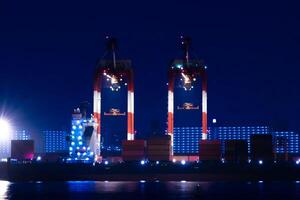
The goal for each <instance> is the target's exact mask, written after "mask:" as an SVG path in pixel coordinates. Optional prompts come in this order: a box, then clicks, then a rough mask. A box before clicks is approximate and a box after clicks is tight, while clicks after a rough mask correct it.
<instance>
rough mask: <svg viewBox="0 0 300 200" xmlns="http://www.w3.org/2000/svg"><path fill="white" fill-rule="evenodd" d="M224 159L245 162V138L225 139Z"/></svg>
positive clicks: (246, 152)
mask: <svg viewBox="0 0 300 200" xmlns="http://www.w3.org/2000/svg"><path fill="white" fill-rule="evenodd" d="M225 160H226V161H229V162H247V160H248V143H247V141H246V140H225Z"/></svg>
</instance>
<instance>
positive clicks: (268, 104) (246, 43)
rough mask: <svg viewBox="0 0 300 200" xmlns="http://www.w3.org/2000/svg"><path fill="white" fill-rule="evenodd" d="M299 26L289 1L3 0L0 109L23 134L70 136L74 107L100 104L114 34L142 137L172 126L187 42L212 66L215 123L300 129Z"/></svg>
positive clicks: (0, 12)
mask: <svg viewBox="0 0 300 200" xmlns="http://www.w3.org/2000/svg"><path fill="white" fill-rule="evenodd" d="M80 2H81V3H80ZM100 2H102V3H100ZM175 2H176V3H175ZM263 2H265V3H263ZM299 19H300V12H299V5H296V4H292V3H287V1H281V3H276V2H275V1H268V2H266V1H256V2H255V1H249V3H246V2H245V1H239V3H237V2H235V3H230V2H228V1H220V2H215V1H196V0H194V1H193V0H190V1H187V0H185V1H162V0H161V1H148V3H147V2H146V1H145V2H144V1H136V2H134V1H120V2H117V1H78V2H77V1H20V2H17V1H13V0H12V1H8V0H7V1H6V0H2V1H0V69H1V71H0V109H1V111H2V113H4V115H5V116H6V117H7V118H9V119H11V120H12V121H13V122H14V124H15V126H16V127H18V128H24V129H36V130H38V129H51V130H54V129H56V130H57V129H58V130H61V129H65V130H68V129H69V128H70V119H71V112H72V110H73V108H75V107H77V106H78V105H79V103H80V102H82V101H85V100H87V101H89V102H91V103H92V97H93V96H92V95H93V88H92V85H93V84H92V77H93V71H94V69H95V64H96V61H97V59H98V58H101V57H102V56H103V54H104V50H105V36H106V35H107V34H109V35H112V36H115V37H117V38H118V40H119V51H118V57H119V58H126V59H127V58H128V59H132V62H133V67H134V72H135V87H136V90H135V103H136V104H135V113H136V117H135V118H136V120H135V121H136V129H137V131H138V133H139V134H144V133H148V132H149V131H150V125H151V123H152V122H153V121H157V120H158V121H159V122H160V124H161V126H162V127H163V128H164V126H165V122H166V119H167V86H166V82H167V68H168V66H169V63H170V60H171V59H173V58H181V57H182V52H181V50H180V48H179V36H180V35H181V34H183V35H188V36H190V37H191V38H192V39H193V41H192V43H193V44H192V46H193V54H192V55H193V56H196V57H198V58H201V59H204V61H205V63H206V65H207V66H208V76H209V80H208V112H209V114H208V117H209V121H211V119H212V118H216V119H217V121H218V123H219V124H220V125H236V124H239V125H247V124H259V125H260V124H262V125H263V124H271V125H275V126H277V127H278V128H280V127H282V128H284V127H287V128H288V129H289V130H298V131H299V130H300V125H299V113H300V103H299V102H300V95H299V86H300V79H299V74H300V73H299V72H300V69H299V67H300V55H299V52H300V51H299V46H300V26H299V24H300V23H299ZM199 123H200V121H199Z"/></svg>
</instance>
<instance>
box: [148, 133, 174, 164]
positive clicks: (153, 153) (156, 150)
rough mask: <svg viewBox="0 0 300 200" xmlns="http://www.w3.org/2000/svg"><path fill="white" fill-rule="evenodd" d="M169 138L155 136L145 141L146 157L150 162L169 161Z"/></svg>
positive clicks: (167, 136)
mask: <svg viewBox="0 0 300 200" xmlns="http://www.w3.org/2000/svg"><path fill="white" fill-rule="evenodd" d="M170 156H171V138H170V136H169V135H166V136H156V137H152V138H150V139H148V140H147V157H148V160H150V161H169V160H170Z"/></svg>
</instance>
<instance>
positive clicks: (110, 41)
mask: <svg viewBox="0 0 300 200" xmlns="http://www.w3.org/2000/svg"><path fill="white" fill-rule="evenodd" d="M105 38H106V39H107V44H106V49H107V50H108V51H110V52H111V53H112V59H113V66H114V69H116V67H117V63H116V49H117V39H116V38H113V37H110V36H106V37H105Z"/></svg>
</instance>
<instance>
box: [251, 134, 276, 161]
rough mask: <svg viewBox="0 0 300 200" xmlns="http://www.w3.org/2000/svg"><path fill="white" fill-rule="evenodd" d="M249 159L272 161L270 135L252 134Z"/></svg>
mask: <svg viewBox="0 0 300 200" xmlns="http://www.w3.org/2000/svg"><path fill="white" fill-rule="evenodd" d="M250 150H251V159H252V160H253V161H257V160H262V161H272V160H273V141H272V135H271V134H266V135H259V134H253V135H251V137H250Z"/></svg>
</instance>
